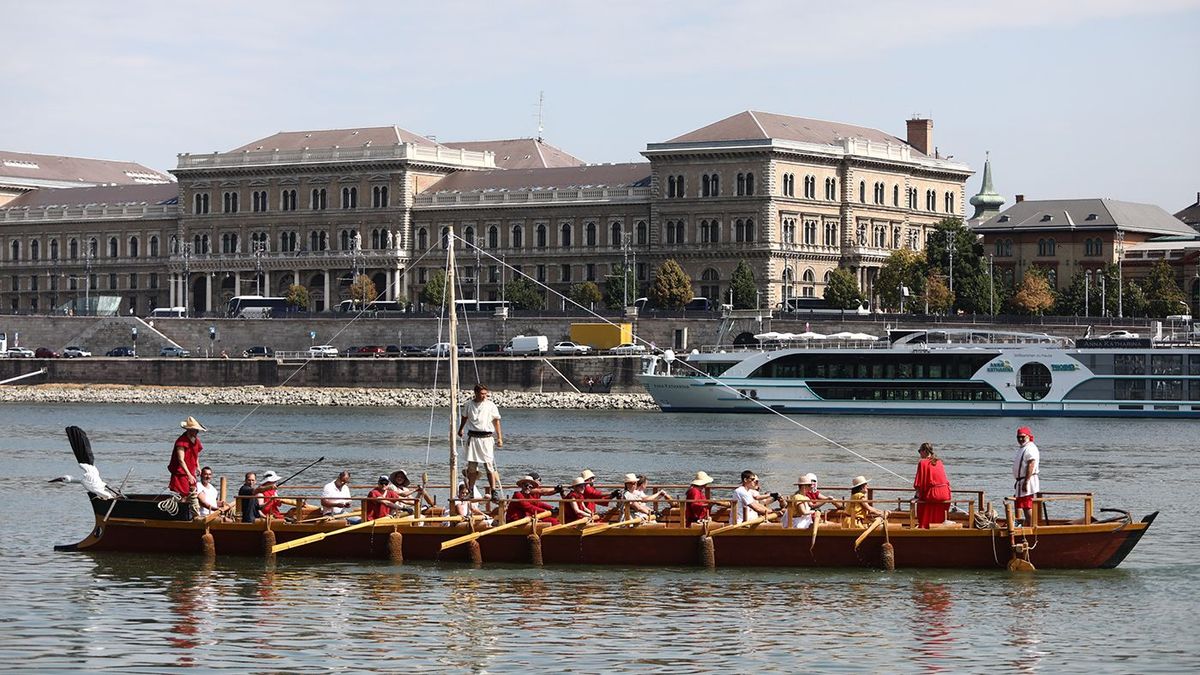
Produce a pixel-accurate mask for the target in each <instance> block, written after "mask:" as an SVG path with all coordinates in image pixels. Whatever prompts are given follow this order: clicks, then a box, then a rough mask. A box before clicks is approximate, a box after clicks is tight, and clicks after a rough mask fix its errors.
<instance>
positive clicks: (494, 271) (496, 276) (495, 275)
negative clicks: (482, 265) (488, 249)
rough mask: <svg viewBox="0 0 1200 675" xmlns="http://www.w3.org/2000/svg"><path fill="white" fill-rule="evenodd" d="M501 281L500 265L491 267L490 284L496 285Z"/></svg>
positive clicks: (489, 273) (489, 270)
mask: <svg viewBox="0 0 1200 675" xmlns="http://www.w3.org/2000/svg"><path fill="white" fill-rule="evenodd" d="M499 280H500V267H499V266H498V265H492V266H491V267H489V268H488V282H490V283H493V284H494V283H496V282H497V281H499Z"/></svg>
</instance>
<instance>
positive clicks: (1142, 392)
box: [1113, 380, 1146, 401]
mask: <svg viewBox="0 0 1200 675" xmlns="http://www.w3.org/2000/svg"><path fill="white" fill-rule="evenodd" d="M1114 382H1115V383H1116V384H1115V385H1114V387H1113V398H1115V399H1116V400H1118V401H1143V400H1145V399H1146V381H1145V380H1114Z"/></svg>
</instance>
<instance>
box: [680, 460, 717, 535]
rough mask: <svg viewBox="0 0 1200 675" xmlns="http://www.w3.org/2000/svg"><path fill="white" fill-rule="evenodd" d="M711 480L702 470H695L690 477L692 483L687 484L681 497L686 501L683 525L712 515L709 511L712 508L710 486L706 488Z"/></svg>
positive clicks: (707, 518) (698, 521)
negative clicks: (685, 490)
mask: <svg viewBox="0 0 1200 675" xmlns="http://www.w3.org/2000/svg"><path fill="white" fill-rule="evenodd" d="M712 482H713V479H712V476H710V475H708V474H707V473H705V472H703V471H697V472H696V477H695V478H693V479H692V484H691V485H690V486H688V489H687V492H686V493H684V495H683V499H684V501H685V502H686V503H687V505H686V507H685V508H684V509H683V522H684V525H685V526H688V525H691V524H692V523H700V522H704V521H707V520H709V519H710V518H711V517H712V515H711V514H710V513H709V510H710V509H711V508H712V501H711V498H712V494H711V488H708V486H709V485H711V484H712ZM706 488H708V489H706Z"/></svg>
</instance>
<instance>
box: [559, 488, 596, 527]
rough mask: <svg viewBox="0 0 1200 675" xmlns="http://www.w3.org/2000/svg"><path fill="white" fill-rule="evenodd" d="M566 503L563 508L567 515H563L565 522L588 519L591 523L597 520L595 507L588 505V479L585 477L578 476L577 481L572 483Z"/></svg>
mask: <svg viewBox="0 0 1200 675" xmlns="http://www.w3.org/2000/svg"><path fill="white" fill-rule="evenodd" d="M565 497H566V501H565V502H564V503H563V508H564V509H565V510H566V513H565V514H563V521H564V522H568V523H570V522H574V521H576V520H581V519H587V520H588V521H589V522H591V520H592V519H593V518H595V516H596V513H595V511H594V508H595V507H590V508H589V504H588V503H587V479H586V478H584V477H583V476H576V478H575V480H573V481H571V489H570V490H569V491H568V492H567V494H566V495H565Z"/></svg>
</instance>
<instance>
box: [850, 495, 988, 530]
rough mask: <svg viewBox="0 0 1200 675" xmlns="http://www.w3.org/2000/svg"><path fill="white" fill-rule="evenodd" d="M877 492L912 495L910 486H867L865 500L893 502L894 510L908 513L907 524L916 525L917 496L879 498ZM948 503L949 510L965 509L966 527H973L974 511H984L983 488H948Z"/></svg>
mask: <svg viewBox="0 0 1200 675" xmlns="http://www.w3.org/2000/svg"><path fill="white" fill-rule="evenodd" d="M879 492H897V493H904V494H910V495H912V494H913V489H912V488H888V487H878V488H871V487H869V488H867V501H868V502H879V503H881V504H889V505H890V504H895V505H896V508H895V510H896V511H900V512H904V513H907V514H908V526H909V527H912V528H915V527H917V503H918V502H920V501H921V500H920V499H919V498H917V497H916V496H915V495H913V496H911V497H909V498H907V499H905V498H904V497H901V496H897V497H895V498H894V499H893V498H882V499H880V498H876V497H875V496H874V495H875V494H876V493H879ZM955 495H970V497H969V498H968V497H955ZM948 503H949V504H950V510H951V511H952V512H953V511H956V510H957V511H959V512H962V511H964V510H965V512H966V515H967V525H966V526H967V527H974V524H975V514H976V513H978V512H979V511H980V510H981V509H983V510H985V511H986V508H985V507H984V492H983V490H953V489H952V490H950V501H949V502H948ZM889 510H891V509H889Z"/></svg>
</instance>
